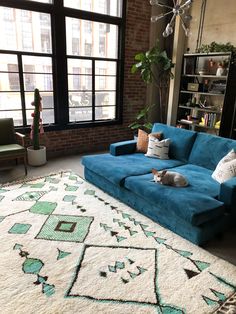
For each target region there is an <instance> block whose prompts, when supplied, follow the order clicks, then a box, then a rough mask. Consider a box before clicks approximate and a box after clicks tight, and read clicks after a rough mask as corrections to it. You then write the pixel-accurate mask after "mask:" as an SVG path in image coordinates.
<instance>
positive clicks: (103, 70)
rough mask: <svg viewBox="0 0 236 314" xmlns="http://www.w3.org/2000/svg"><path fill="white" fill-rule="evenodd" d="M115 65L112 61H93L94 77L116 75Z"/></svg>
mask: <svg viewBox="0 0 236 314" xmlns="http://www.w3.org/2000/svg"><path fill="white" fill-rule="evenodd" d="M116 66H117V63H116V62H114V61H95V74H96V75H116Z"/></svg>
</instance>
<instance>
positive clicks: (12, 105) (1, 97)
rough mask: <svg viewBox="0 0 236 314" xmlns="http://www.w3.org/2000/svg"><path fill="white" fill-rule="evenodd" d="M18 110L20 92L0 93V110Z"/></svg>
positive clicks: (19, 106) (19, 107)
mask: <svg viewBox="0 0 236 314" xmlns="http://www.w3.org/2000/svg"><path fill="white" fill-rule="evenodd" d="M14 109H17V110H20V109H21V97H20V93H0V110H14Z"/></svg>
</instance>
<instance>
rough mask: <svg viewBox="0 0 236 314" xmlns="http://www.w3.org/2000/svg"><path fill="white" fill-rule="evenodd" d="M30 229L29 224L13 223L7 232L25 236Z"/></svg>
mask: <svg viewBox="0 0 236 314" xmlns="http://www.w3.org/2000/svg"><path fill="white" fill-rule="evenodd" d="M30 227H31V225H30V224H19V223H15V224H14V225H13V226H12V227H11V229H10V230H9V231H8V232H9V233H13V234H25V233H27V232H28V230H29V229H30Z"/></svg>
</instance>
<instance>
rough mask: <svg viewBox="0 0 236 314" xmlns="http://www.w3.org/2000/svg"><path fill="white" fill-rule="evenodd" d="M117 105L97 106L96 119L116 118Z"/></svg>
mask: <svg viewBox="0 0 236 314" xmlns="http://www.w3.org/2000/svg"><path fill="white" fill-rule="evenodd" d="M115 117H116V107H97V108H96V109H95V119H96V120H106V119H115Z"/></svg>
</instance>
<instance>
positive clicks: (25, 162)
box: [24, 155, 28, 176]
mask: <svg viewBox="0 0 236 314" xmlns="http://www.w3.org/2000/svg"><path fill="white" fill-rule="evenodd" d="M24 166H25V175H26V176H27V173H28V171H27V160H26V155H25V156H24Z"/></svg>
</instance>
